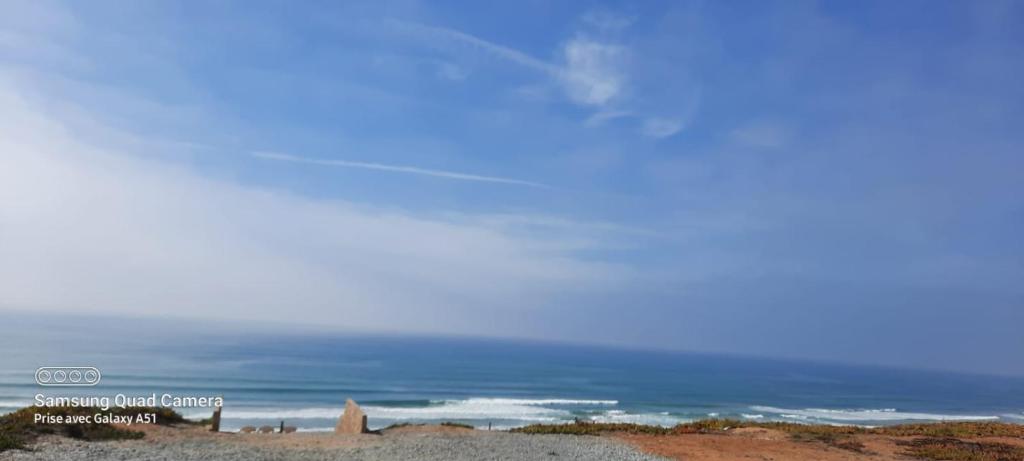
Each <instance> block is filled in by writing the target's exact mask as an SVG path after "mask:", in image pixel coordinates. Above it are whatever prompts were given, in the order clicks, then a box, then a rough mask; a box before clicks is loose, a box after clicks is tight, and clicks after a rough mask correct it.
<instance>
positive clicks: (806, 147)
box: [0, 0, 1024, 375]
mask: <svg viewBox="0 0 1024 461" xmlns="http://www.w3.org/2000/svg"><path fill="white" fill-rule="evenodd" d="M0 5H3V6H2V8H3V11H4V12H5V14H4V15H3V16H2V17H0V319H3V318H4V317H7V318H12V317H14V316H18V315H21V314H22V313H24V312H34V313H41V314H42V313H52V312H74V313H79V314H82V315H87V316H88V315H115V316H116V315H128V316H138V317H143V318H146V317H160V316H176V317H185V318H197V319H204V318H205V319H215V318H216V319H229V320H230V319H237V320H244V321H252V322H264V323H268V324H274V323H275V322H280V323H292V322H294V323H300V324H313V325H318V326H321V327H323V328H325V329H345V330H352V331H368V332H373V331H388V332H393V333H400V334H401V333H405V334H430V335H465V336H475V337H512V338H523V339H535V340H551V341H566V342H573V343H588V342H590V343H606V344H614V345H620V346H625V347H634V348H654V349H670V350H680V351H691V352H714V353H728V354H740V355H758V356H766V357H785V358H789V359H810V360H820V361H828V362H837V363H858V364H876V365H884V366H894V367H906V368H922V369H945V370H951V371H961V372H974V373H989V374H1000V375H1006V374H1012V375H1024V361H1021V360H1020V357H1021V355H1022V353H1024V335H1022V334H1021V333H1020V328H1021V325H1024V284H1022V283H1021V281H1022V280H1024V239H1021V237H1020V236H1021V235H1024V156H1022V155H1021V154H1020V152H1021V151H1022V149H1021V146H1022V144H1024V127H1022V126H1021V121H1022V120H1024V91H1022V88H1024V86H1022V85H1021V84H1020V83H1019V82H1017V76H1018V75H1020V74H1021V71H1022V70H1024V60H1022V59H1021V56H1024V29H1021V28H1020V27H1016V25H1017V24H1019V23H1020V22H1021V19H1024V5H1022V4H1020V3H1015V2H900V3H891V2H863V3H856V4H832V3H819V2H739V3H706V2H645V3H629V2H618V1H609V2H584V3H572V4H547V3H531V4H529V5H523V4H497V5H490V6H488V7H486V8H483V7H478V6H476V5H468V6H467V5H465V4H461V3H458V2H456V3H446V2H429V3H428V2H422V3H421V2H418V1H405V0H401V1H393V2H392V1H385V2H353V3H347V4H345V5H333V4H305V5H302V6H294V5H290V4H287V3H282V4H277V3H258V4H257V3H249V2H244V3H243V2H237V3H236V2H224V3H218V4H216V5H209V4H199V3H194V4H193V3H182V4H177V3H170V2H168V3H162V2H154V3H147V4H129V5H125V4H123V3H118V2H90V3H89V4H76V3H74V2H62V1H39V2H14V1H11V2H3V1H0Z"/></svg>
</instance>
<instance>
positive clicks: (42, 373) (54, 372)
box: [36, 367, 101, 386]
mask: <svg viewBox="0 0 1024 461" xmlns="http://www.w3.org/2000/svg"><path fill="white" fill-rule="evenodd" d="M100 377H101V375H100V370H99V369H97V368H96V367H41V368H39V369H37V370H36V384H38V385H40V386H95V385H97V384H99V382H100Z"/></svg>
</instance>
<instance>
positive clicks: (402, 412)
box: [187, 398, 618, 423]
mask: <svg viewBox="0 0 1024 461" xmlns="http://www.w3.org/2000/svg"><path fill="white" fill-rule="evenodd" d="M617 404H618V401H616V400H570V399H510V398H471V399H465V400H438V401H432V402H431V405H429V406H425V407H384V406H375V405H365V406H363V407H362V408H363V411H365V412H366V415H367V416H368V417H369V418H370V419H386V420H399V421H409V420H441V419H454V420H518V421H523V422H524V423H529V422H556V421H561V420H568V419H572V416H571V413H570V412H569V411H567V410H564V409H559V408H547V407H545V405H547V406H572V405H584V406H614V405H617ZM343 411H344V408H342V407H315V408H297V409H284V408H280V409H276V408H263V409H259V408H257V409H246V410H231V409H230V408H226V409H225V410H224V418H225V419H312V418H320V419H333V418H337V417H338V416H339V415H341V413H342V412H343ZM208 416H209V415H208V414H206V412H204V413H193V414H189V415H187V417H189V418H193V419H195V418H205V417H208Z"/></svg>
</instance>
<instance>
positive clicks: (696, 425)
mask: <svg viewBox="0 0 1024 461" xmlns="http://www.w3.org/2000/svg"><path fill="white" fill-rule="evenodd" d="M741 427H756V428H763V429H774V430H777V431H780V432H785V433H786V434H789V436H790V438H791V439H793V440H796V441H801V442H820V443H824V444H826V445H829V446H832V447H835V448H840V449H843V450H849V451H853V452H857V453H864V445H863V444H862V443H861V442H860V441H858V440H857V438H856V436H857V435H884V436H890V437H926V438H924V439H916V440H914V441H911V442H901V443H905V444H906V446H908V447H909V448H908V451H907V454H909V455H911V456H916V457H919V458H924V459H937V460H938V459H941V460H954V461H960V460H963V461H988V460H1007V461H1024V457H1021V456H1022V455H1021V453H1024V449H1021V448H1019V447H1013V446H1012V445H1005V444H999V443H988V442H983V443H975V442H964V441H961V440H958V439H957V438H970V437H1016V438H1021V439H1024V425H1020V424H1006V423H997V422H956V423H932V424H903V425H898V426H887V427H877V428H865V427H857V426H827V425H811V424H796V423H781V422H750V421H741V420H736V419H705V420H700V421H693V422H689V423H682V424H679V425H676V426H675V427H671V428H667V427H660V426H645V425H641V424H622V423H590V422H584V421H577V422H576V423H574V424H533V425H530V426H526V427H521V428H518V429H513V430H512V431H513V432H521V433H524V434H572V435H600V434H602V433H611V432H618V433H629V434H650V435H674V434H713V433H722V432H725V431H727V430H729V429H736V428H741ZM1014 456H1016V457H1014Z"/></svg>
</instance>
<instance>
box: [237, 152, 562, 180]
mask: <svg viewBox="0 0 1024 461" xmlns="http://www.w3.org/2000/svg"><path fill="white" fill-rule="evenodd" d="M250 155H252V156H253V157H257V158H261V159H266V160H277V161H280V162H293V163H306V164H310V165H324V166H335V167H342V168H363V169H367V170H378V171H391V172H395V173H406V174H419V175H424V176H434V177H437V178H448V179H458V180H461V181H477V182H491V183H499V184H511V185H516V186H527V187H537V188H542V189H550V188H551V186H548V185H546V184H541V183H538V182H533V181H524V180H522V179H512V178H499V177H496V176H483V175H478V174H468V173H458V172H454V171H445V170H431V169H428V168H419V167H415V166H406V165H385V164H383V163H369V162H352V161H348V160H330V159H319V158H306V157H299V156H295V155H289V154H280V153H277V152H263V151H257V152H251V153H250Z"/></svg>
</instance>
